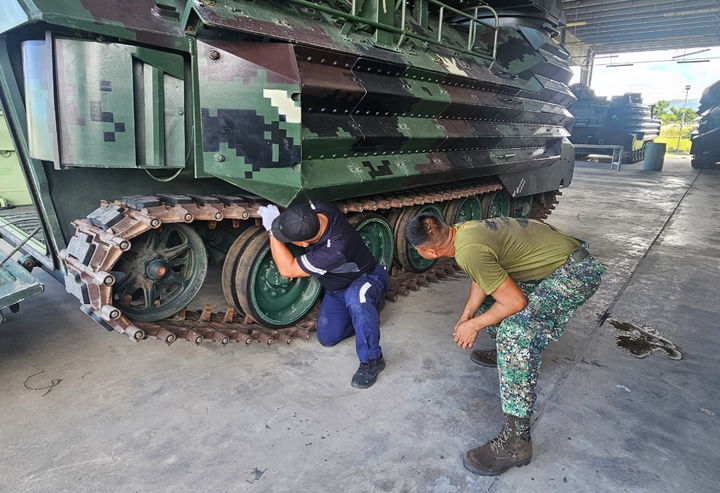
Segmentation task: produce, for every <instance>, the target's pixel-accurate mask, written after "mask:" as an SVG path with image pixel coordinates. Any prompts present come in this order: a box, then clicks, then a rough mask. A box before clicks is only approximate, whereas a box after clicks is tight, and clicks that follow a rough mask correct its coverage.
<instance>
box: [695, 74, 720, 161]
mask: <svg viewBox="0 0 720 493" xmlns="http://www.w3.org/2000/svg"><path fill="white" fill-rule="evenodd" d="M698 115H700V125H699V126H698V129H697V132H694V133H693V136H692V146H691V148H690V154H692V155H693V159H692V166H693V168H712V167H714V166H715V164H716V163H718V162H720V81H717V82H716V83H715V84H713V85H711V86H710V87H708V88H706V89H705V91H704V92H703V95H702V97H701V98H700V108H699V109H698Z"/></svg>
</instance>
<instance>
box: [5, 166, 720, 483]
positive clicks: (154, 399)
mask: <svg viewBox="0 0 720 493" xmlns="http://www.w3.org/2000/svg"><path fill="white" fill-rule="evenodd" d="M718 218H720V172H717V171H707V170H705V171H702V172H698V171H696V170H694V169H692V168H691V167H690V163H689V160H688V159H686V158H668V160H667V161H666V164H665V168H664V170H663V171H662V172H659V173H658V172H644V171H642V170H641V165H640V164H638V165H626V166H624V167H623V169H622V171H621V172H616V171H609V170H608V169H607V165H602V164H587V163H578V166H577V167H576V172H575V178H574V180H573V183H572V186H571V187H570V188H568V189H566V190H565V191H564V193H563V197H562V198H561V200H560V205H559V206H558V209H557V210H556V211H555V212H554V213H553V215H552V216H551V218H550V222H551V223H553V224H554V225H556V226H558V227H560V228H562V229H564V230H565V231H566V232H568V233H570V234H573V235H575V236H579V237H582V238H585V239H586V240H588V241H589V242H590V243H591V247H592V250H593V252H594V253H595V254H596V256H597V257H598V258H599V259H600V260H601V261H602V262H603V263H605V264H606V265H607V266H608V272H607V273H606V275H605V276H604V279H603V284H602V287H601V288H600V290H599V291H598V293H597V294H596V295H595V296H594V297H593V298H592V299H591V300H590V301H589V302H588V303H587V304H586V305H585V306H583V307H582V308H581V309H580V310H578V312H577V313H576V315H575V316H574V317H573V319H572V320H571V321H570V323H569V325H568V326H567V328H566V331H565V335H564V336H563V337H562V338H561V339H560V341H559V342H557V343H553V344H551V345H550V347H549V349H548V350H547V351H546V353H545V357H544V359H543V369H542V372H541V375H540V382H539V389H538V390H539V398H538V403H537V409H536V415H535V417H536V421H535V424H534V427H533V446H534V456H533V460H532V463H531V464H530V465H529V466H526V467H522V468H514V469H512V470H511V471H509V472H507V473H506V474H504V475H502V476H500V477H496V478H487V477H480V476H475V475H473V474H470V473H468V472H467V471H466V470H465V469H464V468H463V465H462V455H463V453H464V451H465V450H467V449H468V448H471V447H474V446H477V445H479V444H482V443H483V442H484V441H485V440H487V439H488V438H490V437H492V436H494V434H495V433H496V432H497V430H498V429H499V426H500V423H501V411H500V406H499V399H498V388H497V387H498V385H497V374H496V372H495V371H494V370H491V369H483V368H481V367H478V366H476V365H474V364H472V363H471V362H470V360H469V358H468V352H467V351H462V350H460V349H459V348H458V347H457V346H455V345H454V344H453V342H452V336H451V333H452V327H453V325H454V323H455V321H456V319H457V316H458V315H459V313H460V311H461V309H462V307H463V304H464V301H465V296H466V293H467V287H468V281H467V279H466V278H464V277H460V276H457V277H456V278H454V279H451V280H445V281H442V282H440V283H437V284H434V285H432V286H431V287H430V288H426V289H423V290H421V291H418V292H415V293H411V295H410V296H409V297H408V298H405V299H402V301H401V302H400V303H390V304H388V306H387V308H386V309H385V310H384V311H383V313H382V341H381V342H382V346H383V350H384V353H385V357H386V360H387V368H386V370H385V371H384V372H383V373H382V375H381V377H380V378H379V380H378V383H377V384H376V385H375V386H374V387H372V388H371V389H369V390H363V391H358V390H355V389H353V388H351V387H350V378H351V376H352V374H353V372H354V371H355V369H356V365H357V362H356V359H355V348H354V343H353V342H352V341H351V340H349V341H344V342H343V343H341V344H340V345H339V346H337V347H335V348H323V347H321V346H320V345H319V344H318V343H317V341H316V339H315V338H314V337H313V339H312V340H311V341H310V342H309V343H308V342H303V341H295V342H293V344H291V345H290V346H281V345H276V346H271V347H266V346H264V345H261V344H253V345H251V346H250V347H245V346H240V345H237V344H236V345H231V346H227V347H224V348H221V347H218V346H215V345H212V344H208V345H204V346H202V347H199V348H198V347H194V346H193V345H191V344H190V343H185V342H177V343H175V344H174V345H172V346H170V347H166V346H165V345H164V344H162V343H160V342H157V341H145V342H142V343H139V344H133V343H131V342H129V341H128V340H127V338H125V337H124V336H121V335H118V334H115V333H108V332H105V331H104V330H102V329H100V328H99V327H98V326H96V325H95V324H94V323H92V322H91V321H90V320H89V319H88V318H87V317H85V315H83V314H82V313H81V312H80V311H79V310H78V306H77V301H76V300H75V299H74V298H72V297H71V296H69V295H68V294H66V293H65V292H64V290H63V288H62V286H60V285H59V284H58V283H56V282H55V281H53V280H52V279H50V278H49V277H47V276H44V277H43V279H44V280H45V281H46V293H45V294H43V295H41V296H39V297H36V298H34V299H32V300H30V301H28V302H26V303H24V305H23V306H22V309H21V311H20V313H17V314H10V313H8V314H7V315H8V318H9V321H8V322H6V323H4V324H3V325H2V326H0V377H1V378H0V396H2V400H1V401H0V415H2V417H3V419H2V424H0V489H1V490H3V491H14V492H15V491H52V492H57V491H107V490H110V491H251V492H265V491H268V492H269V491H272V492H305V491H313V492H336V491H341V490H342V491H347V492H368V491H393V492H394V491H409V492H414V491H433V492H455V491H458V492H460V491H470V490H472V491H520V490H529V491H572V492H578V491H593V492H595V491H653V492H656V491H664V492H665V491H683V492H685V491H694V492H695V491H697V492H704V491H718V490H719V489H720V486H718V481H720V459H719V454H718V452H717V451H718V449H720V431H719V430H720V416H719V415H720V397H719V394H720V392H719V390H720V386H719V385H718V380H717V377H718V369H719V364H718V357H717V341H718V337H720V322H718V320H719V315H720V305H718V300H719V298H718V294H717V292H718V287H719V286H720V228H718ZM606 311H607V312H609V315H610V319H612V320H615V321H618V322H628V323H633V324H635V325H638V326H639V325H641V324H644V325H647V326H650V327H652V328H654V329H656V330H657V331H660V332H661V333H662V335H664V337H666V338H667V339H669V340H670V341H672V342H674V343H676V344H677V346H678V347H679V351H681V352H682V355H683V358H682V359H681V360H675V359H670V358H669V357H667V356H666V353H665V352H664V351H658V352H654V353H652V354H651V355H649V356H647V357H645V358H643V359H638V358H636V357H635V356H633V355H632V354H631V353H630V352H628V351H626V350H625V349H623V348H621V347H619V346H618V340H617V337H618V336H619V335H623V334H626V333H624V332H620V331H619V330H617V329H616V328H614V327H613V326H612V325H611V324H610V323H609V322H605V323H603V324H601V323H600V316H601V315H602V314H603V313H605V312H606ZM488 344H489V338H488V336H487V335H485V334H481V335H480V337H479V338H478V342H477V343H476V347H487V346H488ZM39 372H42V373H39ZM38 373H39V374H38ZM28 377H31V378H29V379H28ZM53 379H55V381H56V382H59V383H57V385H55V386H54V387H53V388H52V390H51V391H50V392H48V391H47V390H45V389H42V390H29V389H27V388H26V386H27V387H31V388H42V387H48V386H49V385H50V384H51V382H52V381H53Z"/></svg>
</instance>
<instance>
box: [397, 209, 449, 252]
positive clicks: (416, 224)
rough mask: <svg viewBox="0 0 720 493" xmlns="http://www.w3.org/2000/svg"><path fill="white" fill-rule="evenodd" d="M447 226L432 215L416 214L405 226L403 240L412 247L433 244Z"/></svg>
mask: <svg viewBox="0 0 720 493" xmlns="http://www.w3.org/2000/svg"><path fill="white" fill-rule="evenodd" d="M445 228H447V225H446V224H445V223H444V222H442V220H441V219H439V218H438V217H436V216H433V215H432V214H418V215H417V216H415V217H413V218H412V219H410V220H409V221H408V223H407V224H406V225H405V239H406V240H407V241H409V242H410V244H411V245H413V246H418V245H424V244H426V243H431V244H433V243H435V242H437V241H438V240H439V239H441V238H439V236H440V234H441V233H442V232H443V231H445Z"/></svg>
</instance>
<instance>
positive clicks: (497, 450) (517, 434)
mask: <svg viewBox="0 0 720 493" xmlns="http://www.w3.org/2000/svg"><path fill="white" fill-rule="evenodd" d="M531 457H532V442H531V441H530V418H518V417H516V416H512V415H510V414H506V415H505V424H504V425H503V427H502V429H501V430H500V434H499V435H498V436H496V437H495V438H493V439H492V440H490V441H489V442H487V443H486V444H485V445H483V446H482V447H478V448H474V449H472V450H468V451H467V453H466V454H465V459H464V461H463V462H464V464H465V467H466V468H467V469H468V470H469V471H472V472H474V473H475V474H482V475H483V476H496V475H498V474H502V473H504V472H505V471H507V470H508V469H510V468H511V467H513V466H517V467H520V466H524V465H526V464H529V463H530V458H531Z"/></svg>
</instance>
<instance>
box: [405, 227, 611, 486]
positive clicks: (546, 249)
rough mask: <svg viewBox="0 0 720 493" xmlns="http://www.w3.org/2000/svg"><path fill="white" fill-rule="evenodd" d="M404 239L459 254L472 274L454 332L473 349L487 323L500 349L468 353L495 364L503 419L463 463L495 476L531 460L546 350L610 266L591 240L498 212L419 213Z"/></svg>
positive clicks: (424, 249) (430, 250) (439, 253)
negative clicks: (447, 216) (445, 218)
mask: <svg viewBox="0 0 720 493" xmlns="http://www.w3.org/2000/svg"><path fill="white" fill-rule="evenodd" d="M405 237H406V238H407V240H408V241H409V242H410V243H411V244H412V245H413V246H414V247H415V248H416V249H417V251H418V253H419V254H420V255H421V256H422V257H424V258H427V259H433V258H438V257H455V260H456V261H457V263H458V265H460V267H461V268H462V269H463V270H464V271H465V272H466V273H467V275H468V276H469V277H470V279H471V284H470V295H469V296H468V300H467V303H466V304H465V309H464V310H463V313H462V315H461V316H460V319H459V320H458V322H457V324H455V328H454V330H453V335H454V338H455V342H456V343H457V345H458V346H460V347H461V348H463V349H469V348H472V346H473V343H474V342H475V338H476V337H477V334H478V332H479V331H481V330H482V329H488V332H489V333H490V335H491V336H492V338H493V339H495V348H492V349H490V350H483V351H473V352H472V353H471V359H472V361H473V362H475V363H477V364H479V365H482V366H486V367H497V370H498V375H499V381H500V399H501V404H502V410H503V413H504V414H505V423H504V425H503V427H502V429H501V431H500V433H499V434H498V436H496V437H495V438H493V439H492V440H490V441H488V442H487V443H486V444H484V445H483V446H481V447H478V448H474V449H472V450H469V451H468V452H467V453H466V454H465V459H464V463H465V467H466V468H467V469H469V470H470V471H472V472H474V473H476V474H482V475H497V474H501V473H503V472H505V471H506V470H508V469H510V468H511V467H513V466H523V465H525V464H528V463H529V462H530V458H531V456H532V442H531V440H530V418H531V415H532V411H533V404H534V403H535V398H536V395H535V386H536V384H537V379H538V372H539V371H540V361H541V355H542V352H543V351H544V350H545V348H546V347H547V345H548V342H549V341H550V340H551V339H552V340H557V339H558V338H559V337H560V335H562V332H563V328H564V326H565V323H567V321H568V319H569V318H570V316H572V314H573V312H574V311H575V310H576V309H577V308H578V307H579V306H580V305H582V304H583V303H585V301H587V300H588V299H589V298H590V297H591V296H592V295H593V294H594V293H595V291H597V289H598V287H599V286H600V276H601V274H602V273H603V272H604V271H605V268H604V267H603V266H602V265H601V264H600V263H599V262H598V261H597V260H595V259H594V258H593V257H592V256H591V255H590V252H589V251H588V247H587V245H586V244H584V243H581V242H580V241H579V240H576V239H575V238H572V237H570V236H567V235H565V234H563V233H562V232H560V231H558V230H557V229H555V228H554V227H552V226H550V225H548V224H545V223H541V222H539V221H535V220H528V219H513V218H506V217H498V218H492V219H486V220H482V221H468V222H465V223H460V224H456V225H454V226H448V225H447V224H445V223H443V222H442V221H441V220H440V219H438V218H436V217H434V216H430V215H419V216H417V217H415V218H414V219H413V220H411V221H410V222H409V223H408V224H407V227H406V229H405ZM478 310H479V313H478Z"/></svg>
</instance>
